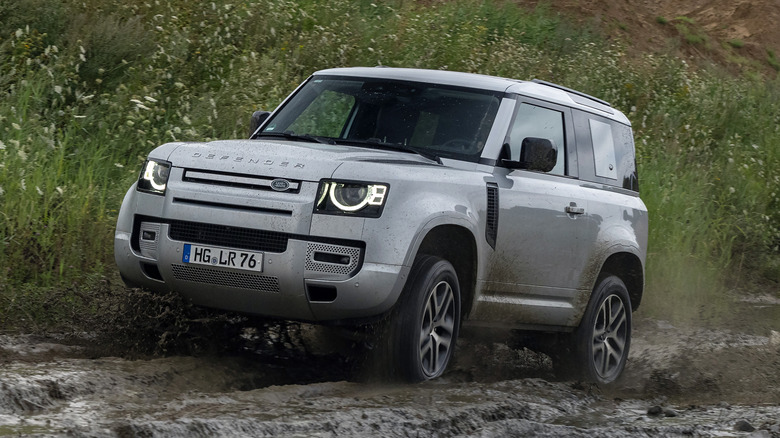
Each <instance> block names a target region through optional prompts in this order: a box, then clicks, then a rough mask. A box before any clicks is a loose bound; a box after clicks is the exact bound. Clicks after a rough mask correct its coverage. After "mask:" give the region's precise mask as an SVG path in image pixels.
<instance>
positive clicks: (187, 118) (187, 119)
mask: <svg viewBox="0 0 780 438" xmlns="http://www.w3.org/2000/svg"><path fill="white" fill-rule="evenodd" d="M181 121H182V122H184V123H186V124H187V125H192V120H190V118H189V117H187V116H184V117H182V118H181Z"/></svg>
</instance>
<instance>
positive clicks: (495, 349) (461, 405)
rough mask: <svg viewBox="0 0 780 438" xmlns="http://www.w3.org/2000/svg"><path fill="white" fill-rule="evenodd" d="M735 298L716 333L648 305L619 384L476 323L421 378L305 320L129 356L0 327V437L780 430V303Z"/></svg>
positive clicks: (779, 434)
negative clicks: (556, 362)
mask: <svg viewBox="0 0 780 438" xmlns="http://www.w3.org/2000/svg"><path fill="white" fill-rule="evenodd" d="M738 306H739V308H740V309H741V310H740V311H739V312H736V314H737V316H738V318H737V319H735V321H742V323H736V322H735V323H730V324H727V326H726V327H720V328H708V329H702V328H684V327H678V326H675V325H673V324H670V323H668V322H665V321H659V320H649V319H643V318H642V317H641V315H639V317H638V318H637V319H636V320H635V327H634V341H633V345H632V351H631V356H630V361H629V364H628V367H627V369H626V372H625V373H624V376H623V377H622V378H621V380H620V381H619V382H618V383H617V384H615V385H613V386H611V387H608V388H599V387H597V386H593V385H583V384H580V383H577V382H571V381H565V380H560V379H558V378H557V377H556V376H555V375H554V374H553V372H552V367H551V362H550V360H549V358H547V357H546V356H544V355H541V354H537V353H534V352H531V351H529V350H527V349H524V348H522V347H517V346H513V348H510V347H509V346H508V345H507V344H506V343H504V342H502V339H500V338H496V337H494V333H486V332H484V331H480V330H474V329H465V330H464V338H463V339H462V342H461V343H460V345H459V349H458V351H457V361H456V363H455V364H454V366H453V369H452V370H451V371H450V372H448V373H447V374H446V375H445V376H444V377H443V378H441V379H438V380H436V381H434V382H428V383H424V384H419V385H399V384H393V385H390V384H381V383H373V382H371V381H370V380H371V379H370V378H366V375H369V376H370V370H368V371H369V372H368V373H366V372H365V369H364V368H362V369H363V370H364V372H359V371H355V370H356V369H361V368H360V367H357V366H355V365H354V361H353V358H350V357H349V355H348V354H345V353H343V351H342V352H341V353H338V349H336V350H335V351H336V352H334V350H332V349H324V348H322V345H323V344H324V342H323V341H322V338H323V336H326V335H327V333H325V332H323V331H322V330H320V329H317V328H313V327H309V326H294V330H293V332H294V333H283V334H277V335H275V336H276V337H274V336H271V337H270V338H269V337H268V336H265V337H261V336H258V334H257V333H256V332H253V331H252V330H244V332H243V333H242V337H241V342H239V345H240V347H239V348H238V349H237V350H235V349H234V350H233V351H232V352H228V353H221V354H218V355H214V354H208V355H206V354H204V355H200V356H197V357H193V356H168V357H147V358H139V359H133V360H131V359H127V358H121V357H116V356H105V355H104V354H101V351H108V350H106V349H105V348H103V347H100V348H96V347H95V345H94V343H93V338H94V336H91V335H86V334H85V335H78V336H75V337H74V336H72V335H70V336H47V337H34V336H24V335H13V336H0V436H18V435H22V436H96V437H100V436H106V437H131V436H140V437H154V436H286V437H308V436H318V437H319V436H322V437H331V436H339V437H341V436H361V437H362V436H388V437H395V436H398V437H408V436H414V437H416V436H425V437H428V436H430V437H450V436H475V437H493V436H550V437H553V436H555V437H558V436H569V437H580V436H582V437H586V436H587V437H592V436H604V437H613V436H651V437H655V436H713V437H724V436H750V437H773V438H780V384H779V383H778V378H779V377H780V313H779V312H780V311H779V309H780V300H777V298H775V297H772V296H765V297H762V296H759V297H753V298H751V299H750V300H748V301H747V302H746V301H745V300H743V301H741V302H740V303H738ZM269 339H270V340H271V341H273V342H271V341H269ZM342 347H343V346H342ZM362 366H363V367H364V366H365V365H362Z"/></svg>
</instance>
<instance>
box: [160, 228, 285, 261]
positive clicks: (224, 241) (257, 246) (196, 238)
mask: <svg viewBox="0 0 780 438" xmlns="http://www.w3.org/2000/svg"><path fill="white" fill-rule="evenodd" d="M168 236H169V237H170V238H171V239H173V240H179V241H183V242H190V243H201V244H204V245H215V246H224V247H228V248H240V249H251V250H255V251H263V252H274V253H282V252H285V251H287V241H288V240H289V235H287V234H285V233H277V232H274V231H264V230H256V229H252V228H240V227H228V226H225V225H214V224H204V223H200V222H187V221H179V220H174V221H171V222H170V228H169V229H168Z"/></svg>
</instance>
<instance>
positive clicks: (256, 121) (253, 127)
mask: <svg viewBox="0 0 780 438" xmlns="http://www.w3.org/2000/svg"><path fill="white" fill-rule="evenodd" d="M270 115H271V113H269V112H268V111H255V112H254V113H252V118H251V119H250V120H249V138H252V136H253V135H254V134H255V131H257V128H259V127H260V125H262V124H263V122H265V121H266V119H267V118H268V116H270Z"/></svg>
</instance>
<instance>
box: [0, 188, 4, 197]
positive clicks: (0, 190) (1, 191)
mask: <svg viewBox="0 0 780 438" xmlns="http://www.w3.org/2000/svg"><path fill="white" fill-rule="evenodd" d="M3 193H5V190H3V186H0V196H3Z"/></svg>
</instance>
